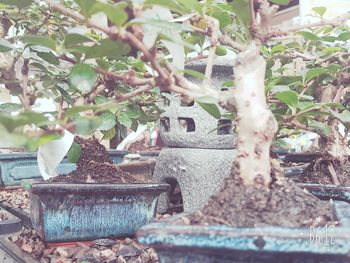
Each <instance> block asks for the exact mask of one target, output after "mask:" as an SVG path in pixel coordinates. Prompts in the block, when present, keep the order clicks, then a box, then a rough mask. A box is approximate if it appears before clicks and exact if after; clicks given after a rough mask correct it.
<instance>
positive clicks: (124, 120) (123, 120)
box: [118, 113, 132, 128]
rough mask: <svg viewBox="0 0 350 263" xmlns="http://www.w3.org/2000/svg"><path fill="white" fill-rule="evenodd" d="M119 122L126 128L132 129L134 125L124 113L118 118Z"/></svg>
mask: <svg viewBox="0 0 350 263" xmlns="http://www.w3.org/2000/svg"><path fill="white" fill-rule="evenodd" d="M118 122H119V123H120V124H121V125H124V126H125V127H128V128H130V126H131V124H132V119H130V118H129V117H128V115H126V114H125V113H122V114H120V115H119V116H118Z"/></svg>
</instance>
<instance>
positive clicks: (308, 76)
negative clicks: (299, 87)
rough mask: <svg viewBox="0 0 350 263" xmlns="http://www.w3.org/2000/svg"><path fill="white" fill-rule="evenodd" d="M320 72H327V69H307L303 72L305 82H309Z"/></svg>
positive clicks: (320, 73)
mask: <svg viewBox="0 0 350 263" xmlns="http://www.w3.org/2000/svg"><path fill="white" fill-rule="evenodd" d="M322 74H327V70H325V69H324V68H312V69H309V70H308V71H307V72H306V74H305V82H309V81H310V80H313V79H314V78H316V77H318V76H320V75H322Z"/></svg>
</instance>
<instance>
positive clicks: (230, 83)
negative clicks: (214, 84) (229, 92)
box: [222, 80, 234, 87]
mask: <svg viewBox="0 0 350 263" xmlns="http://www.w3.org/2000/svg"><path fill="white" fill-rule="evenodd" d="M222 86H223V87H233V86H234V82H233V80H228V81H225V82H224V83H222Z"/></svg>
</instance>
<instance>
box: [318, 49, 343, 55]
mask: <svg viewBox="0 0 350 263" xmlns="http://www.w3.org/2000/svg"><path fill="white" fill-rule="evenodd" d="M339 51H343V48H341V47H328V48H325V49H323V50H322V52H321V53H322V55H328V54H332V53H336V52H339Z"/></svg>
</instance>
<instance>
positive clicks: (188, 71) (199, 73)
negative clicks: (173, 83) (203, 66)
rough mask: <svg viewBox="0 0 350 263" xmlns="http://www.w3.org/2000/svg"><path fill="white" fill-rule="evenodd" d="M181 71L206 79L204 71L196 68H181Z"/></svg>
mask: <svg viewBox="0 0 350 263" xmlns="http://www.w3.org/2000/svg"><path fill="white" fill-rule="evenodd" d="M180 72H183V73H185V74H186V75H190V76H192V77H195V78H198V79H204V78H205V76H204V74H203V73H201V72H198V71H196V70H192V69H184V70H181V71H180Z"/></svg>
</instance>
